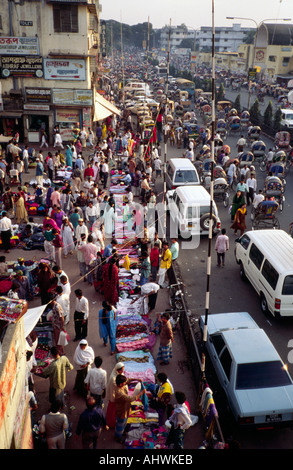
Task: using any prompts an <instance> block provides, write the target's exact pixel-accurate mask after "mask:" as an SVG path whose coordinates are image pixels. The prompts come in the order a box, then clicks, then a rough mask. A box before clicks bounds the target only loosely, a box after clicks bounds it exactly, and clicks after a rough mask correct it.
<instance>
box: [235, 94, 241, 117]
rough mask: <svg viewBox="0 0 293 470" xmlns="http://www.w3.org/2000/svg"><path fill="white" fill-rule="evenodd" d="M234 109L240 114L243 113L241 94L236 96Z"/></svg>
mask: <svg viewBox="0 0 293 470" xmlns="http://www.w3.org/2000/svg"><path fill="white" fill-rule="evenodd" d="M234 108H235V109H237V111H238V113H240V112H241V103H240V94H239V95H237V96H236V100H235V103H234Z"/></svg>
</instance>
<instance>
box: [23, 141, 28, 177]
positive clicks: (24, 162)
mask: <svg viewBox="0 0 293 470" xmlns="http://www.w3.org/2000/svg"><path fill="white" fill-rule="evenodd" d="M28 159H29V153H28V145H26V146H25V148H24V150H23V152H22V161H23V164H24V171H25V173H28Z"/></svg>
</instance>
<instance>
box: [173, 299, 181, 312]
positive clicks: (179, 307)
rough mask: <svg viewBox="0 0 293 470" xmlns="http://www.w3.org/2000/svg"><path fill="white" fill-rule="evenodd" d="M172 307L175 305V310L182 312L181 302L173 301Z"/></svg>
mask: <svg viewBox="0 0 293 470" xmlns="http://www.w3.org/2000/svg"><path fill="white" fill-rule="evenodd" d="M174 305H175V308H176V310H179V311H180V310H183V305H182V302H181V300H175V304H174Z"/></svg>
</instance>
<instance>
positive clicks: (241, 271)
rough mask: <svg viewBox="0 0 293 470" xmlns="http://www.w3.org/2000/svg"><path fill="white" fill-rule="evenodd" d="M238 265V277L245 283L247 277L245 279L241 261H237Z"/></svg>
mask: <svg viewBox="0 0 293 470" xmlns="http://www.w3.org/2000/svg"><path fill="white" fill-rule="evenodd" d="M239 265H240V277H241V279H242V281H246V280H247V277H246V274H245V271H244V267H243V264H242V263H241V261H239Z"/></svg>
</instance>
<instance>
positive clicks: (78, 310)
mask: <svg viewBox="0 0 293 470" xmlns="http://www.w3.org/2000/svg"><path fill="white" fill-rule="evenodd" d="M74 293H75V296H76V302H75V312H74V328H75V338H74V340H73V341H79V340H80V339H85V338H86V337H87V327H88V317H89V301H88V299H87V298H86V297H84V295H83V293H82V290H81V289H76V290H75V291H74Z"/></svg>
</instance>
